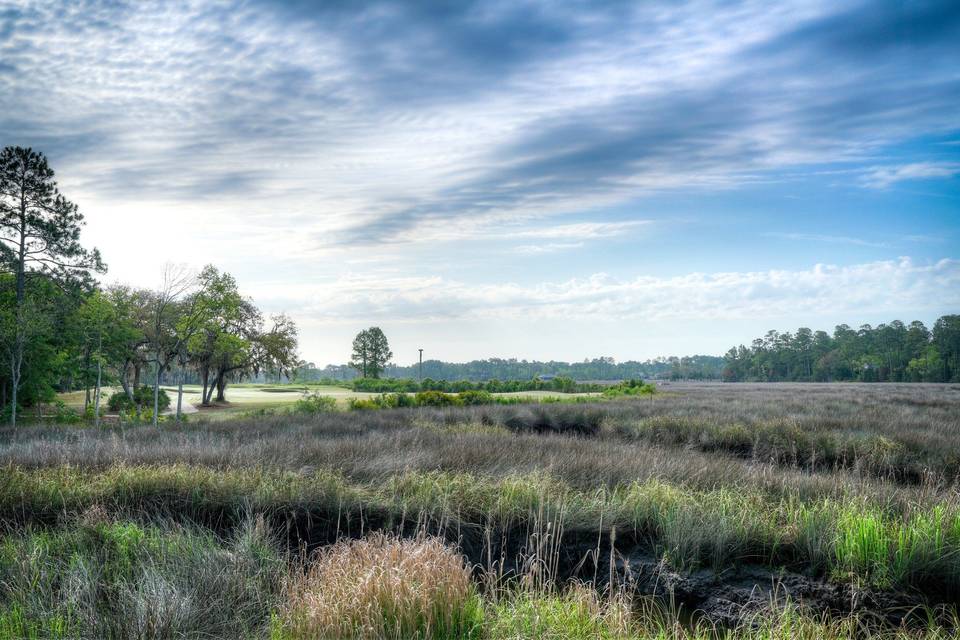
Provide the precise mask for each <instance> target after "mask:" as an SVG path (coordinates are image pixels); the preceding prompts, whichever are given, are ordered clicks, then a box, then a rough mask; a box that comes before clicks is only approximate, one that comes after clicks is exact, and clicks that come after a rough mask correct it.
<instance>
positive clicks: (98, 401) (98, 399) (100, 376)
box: [93, 340, 103, 427]
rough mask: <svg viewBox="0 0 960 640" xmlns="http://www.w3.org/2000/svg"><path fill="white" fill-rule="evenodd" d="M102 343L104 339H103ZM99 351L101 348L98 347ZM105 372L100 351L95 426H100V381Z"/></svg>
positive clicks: (94, 415)
mask: <svg viewBox="0 0 960 640" xmlns="http://www.w3.org/2000/svg"><path fill="white" fill-rule="evenodd" d="M101 344H102V340H101ZM98 351H99V348H98ZM102 374H103V363H102V362H101V361H100V356H99V353H98V354H97V391H96V393H95V394H94V396H93V397H94V401H93V426H95V427H99V426H100V383H101V381H102Z"/></svg>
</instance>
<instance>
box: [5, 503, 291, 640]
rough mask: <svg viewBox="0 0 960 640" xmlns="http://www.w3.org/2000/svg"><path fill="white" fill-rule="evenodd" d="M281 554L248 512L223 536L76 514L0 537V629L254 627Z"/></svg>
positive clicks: (137, 632) (259, 624)
mask: <svg viewBox="0 0 960 640" xmlns="http://www.w3.org/2000/svg"><path fill="white" fill-rule="evenodd" d="M284 570H285V564H284V562H283V561H282V556H281V555H280V554H279V552H278V550H277V548H276V546H275V544H274V543H273V542H272V540H271V538H270V537H269V536H268V535H267V532H266V529H265V528H264V525H263V524H262V522H261V523H257V522H256V521H252V522H250V523H248V524H247V525H246V526H244V527H243V528H242V529H241V530H240V531H238V533H237V535H236V536H235V537H234V538H233V539H232V540H228V541H220V540H217V539H215V538H214V537H213V536H211V535H210V534H209V533H205V532H202V531H199V530H196V529H186V528H182V527H179V526H176V525H173V526H171V525H169V524H166V523H160V522H157V523H156V524H153V525H148V526H142V525H139V524H136V523H133V522H124V521H106V520H105V521H92V522H90V521H88V522H79V523H77V524H76V525H75V526H73V527H70V528H62V529H59V530H55V531H49V530H40V531H29V530H27V531H24V532H22V533H20V534H15V535H12V536H7V537H5V538H4V539H3V541H2V543H0V638H31V637H36V638H48V637H53V638H168V637H187V636H197V637H199V636H218V637H242V636H249V635H251V634H256V633H260V632H262V630H263V629H265V626H266V623H267V621H268V615H269V611H270V609H271V608H272V607H273V606H274V603H275V602H276V597H277V595H278V593H279V587H280V578H281V576H282V575H283V572H284Z"/></svg>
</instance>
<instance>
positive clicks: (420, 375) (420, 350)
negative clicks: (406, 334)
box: [417, 349, 423, 384]
mask: <svg viewBox="0 0 960 640" xmlns="http://www.w3.org/2000/svg"><path fill="white" fill-rule="evenodd" d="M417 351H419V352H420V368H419V370H418V373H417V377H418V378H419V380H418V382H420V384H423V349H417Z"/></svg>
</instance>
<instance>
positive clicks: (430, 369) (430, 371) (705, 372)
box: [295, 356, 725, 382]
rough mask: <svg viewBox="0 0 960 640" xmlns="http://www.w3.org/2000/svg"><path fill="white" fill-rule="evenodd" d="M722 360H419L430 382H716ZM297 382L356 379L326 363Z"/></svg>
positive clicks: (302, 372) (390, 372)
mask: <svg viewBox="0 0 960 640" xmlns="http://www.w3.org/2000/svg"><path fill="white" fill-rule="evenodd" d="M724 364H725V361H724V359H723V358H722V357H720V356H687V357H683V358H678V357H669V358H656V359H654V360H645V361H643V362H638V361H635V360H629V361H626V362H617V361H615V360H614V359H613V358H594V359H593V360H584V361H583V362H558V361H554V360H551V361H549V362H541V361H538V360H517V359H515V358H510V359H502V358H490V359H488V360H472V361H470V362H441V361H440V360H424V361H423V379H424V380H426V379H427V378H429V379H431V380H448V381H457V380H470V381H475V382H483V381H487V380H532V379H533V378H535V377H538V376H556V377H565V378H570V379H572V380H576V381H581V382H582V381H589V380H608V381H613V380H629V379H631V378H639V379H644V380H651V379H656V380H711V379H714V380H718V379H720V374H721V372H722V371H723V367H724ZM384 375H385V377H387V378H407V379H412V380H417V379H419V378H420V372H419V368H418V366H417V365H416V364H414V365H411V366H407V367H403V366H398V365H395V364H388V365H387V367H386V370H385V371H384ZM295 377H296V379H297V380H299V381H303V382H311V381H318V380H321V379H324V378H330V379H334V380H353V379H354V378H358V377H359V375H358V373H357V371H356V370H355V369H353V368H351V367H350V366H349V365H328V366H326V367H323V368H318V367H317V366H316V365H313V364H312V363H310V364H306V365H304V366H302V367H300V369H298V370H297V371H296V374H295Z"/></svg>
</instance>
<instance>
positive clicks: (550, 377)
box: [537, 373, 557, 382]
mask: <svg viewBox="0 0 960 640" xmlns="http://www.w3.org/2000/svg"><path fill="white" fill-rule="evenodd" d="M556 377H557V376H555V375H553V374H549V373H548V374H545V375H539V376H537V380H539V381H540V382H550V381H551V380H553V379H555V378H556Z"/></svg>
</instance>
